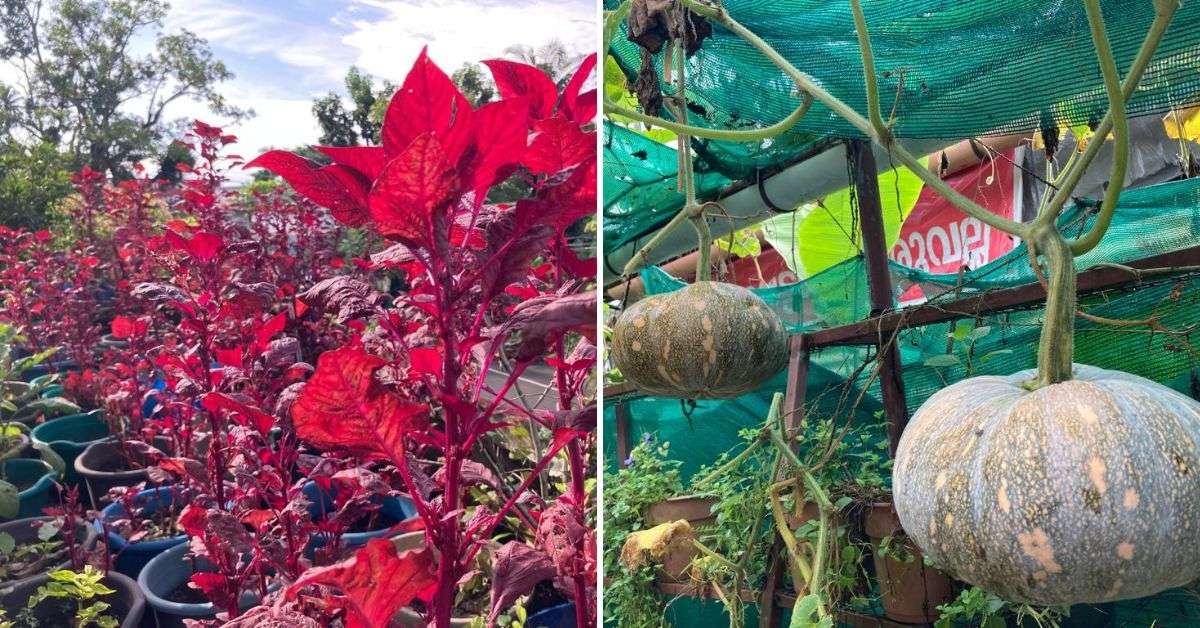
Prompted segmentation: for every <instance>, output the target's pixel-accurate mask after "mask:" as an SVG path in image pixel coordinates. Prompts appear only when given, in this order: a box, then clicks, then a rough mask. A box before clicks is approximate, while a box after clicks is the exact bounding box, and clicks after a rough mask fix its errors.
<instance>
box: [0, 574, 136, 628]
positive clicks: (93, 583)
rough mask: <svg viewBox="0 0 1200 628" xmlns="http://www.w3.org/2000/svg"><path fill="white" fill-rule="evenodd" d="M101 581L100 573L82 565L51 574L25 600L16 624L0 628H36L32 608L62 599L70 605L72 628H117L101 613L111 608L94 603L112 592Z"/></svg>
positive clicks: (110, 616)
mask: <svg viewBox="0 0 1200 628" xmlns="http://www.w3.org/2000/svg"><path fill="white" fill-rule="evenodd" d="M103 579H104V572H102V571H100V570H98V569H96V568H95V567H92V566H91V565H86V566H84V568H83V570H82V571H71V570H69V569H62V570H59V571H52V572H50V580H49V582H47V583H46V584H44V585H42V586H40V587H38V590H37V592H36V593H34V594H33V595H32V596H31V597H30V598H29V601H28V602H27V603H26V605H25V608H24V610H22V611H21V613H20V615H18V616H17V621H16V622H15V623H11V622H9V623H7V624H0V628H15V627H16V626H27V627H29V628H34V627H36V626H40V625H41V622H39V621H38V619H37V618H36V617H35V616H34V609H36V608H37V607H38V606H39V605H41V604H42V603H43V602H45V601H46V600H49V599H52V598H63V599H67V600H71V601H72V602H74V605H75V612H74V615H73V616H72V623H71V624H70V625H71V627H72V628H90V627H93V626H94V627H95V628H117V626H118V625H119V622H118V621H117V618H116V617H113V616H112V615H108V614H106V613H105V611H107V610H108V609H109V608H111V606H112V605H111V604H109V603H108V602H101V601H99V600H96V598H99V597H102V596H105V595H112V594H113V593H116V591H115V590H113V589H110V588H108V587H107V586H105V585H104V583H103V582H101V580H103ZM93 600H95V601H93Z"/></svg>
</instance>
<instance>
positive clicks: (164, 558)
mask: <svg viewBox="0 0 1200 628" xmlns="http://www.w3.org/2000/svg"><path fill="white" fill-rule="evenodd" d="M214 570H215V568H214V567H213V565H212V563H210V562H208V560H207V559H205V558H202V557H198V556H192V555H191V554H190V548H189V547H188V545H187V544H186V543H184V544H180V545H176V546H175V547H172V548H171V549H168V550H166V551H165V552H163V553H161V554H159V555H157V556H155V557H154V558H152V559H150V562H148V563H146V566H145V567H144V568H143V569H142V571H141V573H139V574H138V577H137V585H138V588H139V589H140V590H141V592H142V595H143V596H145V598H146V602H147V604H149V605H150V609H151V612H152V613H153V614H154V621H155V622H156V623H155V625H156V626H158V628H182V627H183V626H184V623H183V620H184V619H213V618H215V617H216V616H217V613H218V611H219V610H220V609H219V608H218V607H217V606H216V605H215V604H213V603H212V602H211V601H209V599H208V597H207V596H205V594H204V591H203V590H202V589H200V588H199V587H197V586H193V585H192V584H191V581H192V578H193V576H194V575H195V574H199V573H212V572H213V571H214ZM245 585H246V588H245V590H243V591H242V594H241V600H240V606H241V608H242V609H243V610H245V609H247V608H250V607H252V606H254V605H255V604H257V603H258V600H259V596H258V594H257V593H255V591H256V590H257V587H255V586H253V585H254V583H252V582H247V583H245Z"/></svg>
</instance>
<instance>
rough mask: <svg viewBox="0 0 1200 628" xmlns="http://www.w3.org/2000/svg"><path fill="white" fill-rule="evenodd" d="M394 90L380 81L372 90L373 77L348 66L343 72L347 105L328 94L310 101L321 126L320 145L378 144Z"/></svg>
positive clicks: (393, 85)
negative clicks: (344, 72) (344, 73)
mask: <svg viewBox="0 0 1200 628" xmlns="http://www.w3.org/2000/svg"><path fill="white" fill-rule="evenodd" d="M395 91H396V85H395V84H394V83H392V82H390V81H383V84H382V85H381V86H380V87H376V86H375V78H374V77H372V76H371V75H370V74H365V73H363V72H362V71H361V70H359V69H358V68H356V67H354V66H350V69H349V70H348V71H347V72H346V94H347V96H348V97H349V105H347V103H346V101H345V100H344V99H343V97H342V96H341V95H340V94H338V93H337V92H329V93H328V94H326V95H324V96H322V97H320V98H318V99H316V100H314V101H313V115H314V116H316V117H317V124H318V125H319V126H320V127H321V137H320V139H319V141H320V143H321V144H323V145H325V146H357V145H359V144H378V143H379V141H380V138H379V132H380V129H381V128H383V116H384V114H385V113H386V112H387V103H388V101H389V100H390V99H391V97H392V93H393V92H395Z"/></svg>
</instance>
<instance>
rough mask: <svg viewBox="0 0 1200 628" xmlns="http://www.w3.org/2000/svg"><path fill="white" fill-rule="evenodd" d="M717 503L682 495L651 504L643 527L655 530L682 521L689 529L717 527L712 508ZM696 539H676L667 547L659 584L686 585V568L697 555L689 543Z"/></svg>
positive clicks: (690, 536) (693, 536)
mask: <svg viewBox="0 0 1200 628" xmlns="http://www.w3.org/2000/svg"><path fill="white" fill-rule="evenodd" d="M716 504H717V499H716V498H714V497H697V496H695V495H684V496H681V497H672V498H670V499H668V500H665V501H661V502H658V503H655V504H651V505H650V507H649V508H647V509H646V526H647V527H651V528H652V527H654V526H657V525H661V524H664V523H670V522H672V521H679V520H680V519H683V520H685V521H687V522H688V525H690V526H692V529H693V530H695V529H698V528H705V527H708V526H713V525H716V523H717V515H715V514H713V511H712V509H713V506H716ZM695 539H696V537H695V535H676V536H675V538H674V539H672V540H671V543H670V544H669V545H667V551H666V553H665V554H664V555H663V559H662V566H661V568H660V570H659V572H660V573H659V580H660V581H662V582H687V581H688V576H687V569H688V565H691V564H692V559H693V558H695V557H696V555H697V554H699V553H700V550H698V549H696V546H695V545H693V544H692V541H694V540H695Z"/></svg>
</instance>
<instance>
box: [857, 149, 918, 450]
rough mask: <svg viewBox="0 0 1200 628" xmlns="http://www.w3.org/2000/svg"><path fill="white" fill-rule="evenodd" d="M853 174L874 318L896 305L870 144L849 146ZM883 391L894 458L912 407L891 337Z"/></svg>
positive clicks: (884, 357)
mask: <svg viewBox="0 0 1200 628" xmlns="http://www.w3.org/2000/svg"><path fill="white" fill-rule="evenodd" d="M846 155H847V157H848V159H849V161H850V172H851V173H852V176H853V177H854V197H855V200H856V201H857V203H856V204H857V206H858V224H859V225H860V227H861V229H862V247H863V260H864V262H865V264H866V267H867V287H868V291H869V294H870V298H871V315H872V316H878V315H879V314H881V313H883V312H885V311H887V310H890V309H892V308H893V307H894V306H895V297H894V295H893V293H892V273H891V269H890V267H889V265H888V246H887V238H886V236H885V234H884V225H883V205H882V203H881V202H880V200H879V172H878V169H877V168H876V167H875V153H874V151H872V149H871V144H870V142H867V141H864V140H851V141H850V142H849V143H848V144H847V146H846ZM877 342H878V344H879V354H878V360H879V392H880V396H881V397H883V414H884V416H885V417H886V418H887V422H888V443H889V445H890V449H891V452H892V454H893V455H895V453H896V447H897V446H898V445H899V444H900V435H901V434H902V433H904V426H906V425H908V404H907V402H905V399H904V379H903V377H902V376H901V374H900V350H899V349H898V348H897V347H896V343H894V342H891V338H890V337H879V338H878V341H877Z"/></svg>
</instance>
